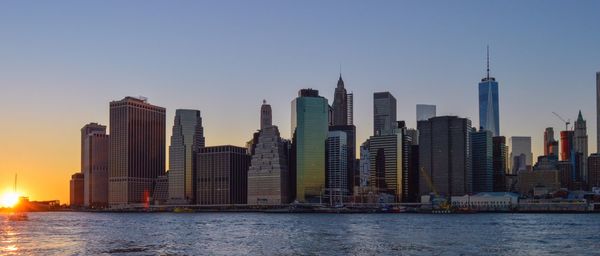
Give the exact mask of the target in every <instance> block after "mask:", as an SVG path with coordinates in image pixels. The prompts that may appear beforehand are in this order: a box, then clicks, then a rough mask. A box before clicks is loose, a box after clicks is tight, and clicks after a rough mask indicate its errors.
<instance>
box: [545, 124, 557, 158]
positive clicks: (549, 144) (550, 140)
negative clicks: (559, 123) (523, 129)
mask: <svg viewBox="0 0 600 256" xmlns="http://www.w3.org/2000/svg"><path fill="white" fill-rule="evenodd" d="M544 155H545V156H555V157H556V158H558V141H556V140H555V139H554V129H553V128H552V127H548V128H546V130H545V131H544Z"/></svg>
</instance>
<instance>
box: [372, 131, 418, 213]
mask: <svg viewBox="0 0 600 256" xmlns="http://www.w3.org/2000/svg"><path fill="white" fill-rule="evenodd" d="M410 149H411V142H410V137H409V136H407V135H406V127H405V126H404V122H397V127H396V128H395V129H394V131H393V133H391V134H390V133H388V134H385V135H376V136H371V137H370V138H369V163H370V167H369V169H370V180H369V183H370V184H371V186H374V187H375V188H377V190H378V191H379V193H385V194H389V195H393V196H394V197H395V200H396V201H397V202H405V201H407V197H408V196H409V193H408V190H409V179H408V175H409V160H410Z"/></svg>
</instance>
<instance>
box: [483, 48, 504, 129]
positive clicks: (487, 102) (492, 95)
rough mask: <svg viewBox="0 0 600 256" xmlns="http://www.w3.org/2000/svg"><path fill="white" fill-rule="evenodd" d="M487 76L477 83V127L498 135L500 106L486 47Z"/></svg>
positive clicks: (496, 83)
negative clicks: (491, 75)
mask: <svg viewBox="0 0 600 256" xmlns="http://www.w3.org/2000/svg"><path fill="white" fill-rule="evenodd" d="M487 57H488V59H487V60H488V61H487V76H486V77H484V78H483V79H481V82H480V83H479V127H480V129H482V130H488V131H491V132H492V134H493V136H500V112H499V111H500V108H499V106H498V105H499V103H498V82H497V81H496V79H495V78H494V77H490V61H489V60H490V58H489V57H490V55H489V47H488V55H487Z"/></svg>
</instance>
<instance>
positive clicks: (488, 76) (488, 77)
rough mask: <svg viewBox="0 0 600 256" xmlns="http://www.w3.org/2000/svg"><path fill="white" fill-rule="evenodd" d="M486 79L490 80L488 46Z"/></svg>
mask: <svg viewBox="0 0 600 256" xmlns="http://www.w3.org/2000/svg"><path fill="white" fill-rule="evenodd" d="M487 79H488V80H490V46H489V45H488V46H487Z"/></svg>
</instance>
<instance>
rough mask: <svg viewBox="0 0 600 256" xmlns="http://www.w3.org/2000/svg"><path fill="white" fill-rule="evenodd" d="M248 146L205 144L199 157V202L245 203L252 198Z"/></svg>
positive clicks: (200, 150)
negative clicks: (249, 197)
mask: <svg viewBox="0 0 600 256" xmlns="http://www.w3.org/2000/svg"><path fill="white" fill-rule="evenodd" d="M249 165H250V156H249V155H248V154H247V152H246V148H242V147H236V146H230V145H225V146H214V147H204V148H201V149H199V150H198V153H197V156H196V168H197V179H196V182H197V183H198V184H197V185H196V187H197V190H196V192H197V194H196V203H197V204H204V205H207V204H209V205H215V204H216V205H219V204H245V203H246V202H247V200H248V167H249Z"/></svg>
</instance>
